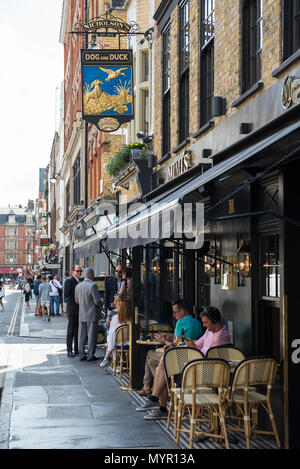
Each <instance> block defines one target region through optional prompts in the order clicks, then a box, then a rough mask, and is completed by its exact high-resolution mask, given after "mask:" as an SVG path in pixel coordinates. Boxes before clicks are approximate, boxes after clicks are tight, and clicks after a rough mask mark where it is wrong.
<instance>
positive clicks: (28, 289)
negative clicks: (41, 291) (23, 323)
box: [23, 281, 32, 309]
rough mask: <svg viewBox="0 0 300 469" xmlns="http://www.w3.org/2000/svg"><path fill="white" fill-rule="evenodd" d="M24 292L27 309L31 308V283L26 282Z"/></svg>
mask: <svg viewBox="0 0 300 469" xmlns="http://www.w3.org/2000/svg"><path fill="white" fill-rule="evenodd" d="M23 293H24V295H25V303H26V309H30V303H29V302H30V298H31V296H32V295H31V286H30V283H29V282H28V281H27V282H26V283H25V287H24V290H23Z"/></svg>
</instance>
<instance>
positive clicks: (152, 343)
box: [136, 340, 161, 346]
mask: <svg viewBox="0 0 300 469" xmlns="http://www.w3.org/2000/svg"><path fill="white" fill-rule="evenodd" d="M136 343H137V344H140V345H152V346H153V345H161V342H157V341H156V340H137V341H136Z"/></svg>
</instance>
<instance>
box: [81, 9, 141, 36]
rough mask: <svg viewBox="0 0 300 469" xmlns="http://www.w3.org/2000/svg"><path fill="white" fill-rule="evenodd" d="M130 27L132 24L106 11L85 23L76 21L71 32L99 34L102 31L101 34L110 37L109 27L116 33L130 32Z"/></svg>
mask: <svg viewBox="0 0 300 469" xmlns="http://www.w3.org/2000/svg"><path fill="white" fill-rule="evenodd" d="M132 27H133V25H132V24H128V23H126V22H125V21H123V20H122V19H121V18H118V17H116V16H113V15H112V14H110V13H108V12H106V13H105V14H104V15H101V16H98V17H96V18H92V19H91V20H89V21H87V22H86V23H77V24H76V26H75V31H72V32H75V33H79V34H80V33H81V34H82V33H90V32H92V33H97V34H99V33H100V31H102V35H103V36H107V37H110V33H111V31H109V30H111V29H112V30H113V31H115V32H116V34H130V32H131V30H132ZM103 30H104V31H103Z"/></svg>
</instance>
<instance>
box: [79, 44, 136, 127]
mask: <svg viewBox="0 0 300 469" xmlns="http://www.w3.org/2000/svg"><path fill="white" fill-rule="evenodd" d="M132 63H133V55H132V50H129V49H128V50H127V49H125V50H123V49H110V50H106V49H86V50H82V51H81V73H82V80H81V82H82V117H83V119H85V120H87V121H88V122H90V123H92V124H94V125H96V126H97V127H98V129H99V130H101V131H102V132H113V131H115V130H117V129H118V128H119V127H120V125H122V124H124V123H125V122H129V121H130V120H132V119H133V117H134V109H133V73H132Z"/></svg>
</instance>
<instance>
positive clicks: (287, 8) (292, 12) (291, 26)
mask: <svg viewBox="0 0 300 469" xmlns="http://www.w3.org/2000/svg"><path fill="white" fill-rule="evenodd" d="M296 2H297V0H284V3H283V20H282V29H283V47H282V60H283V61H285V60H287V59H288V58H289V57H291V55H293V54H294V53H295V52H297V51H298V50H299V49H300V38H299V39H298V41H299V42H298V43H297V24H296V23H297V20H296V17H297V16H298V17H299V25H298V33H299V35H300V5H299V11H298V12H297V11H296V6H297V4H296Z"/></svg>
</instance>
